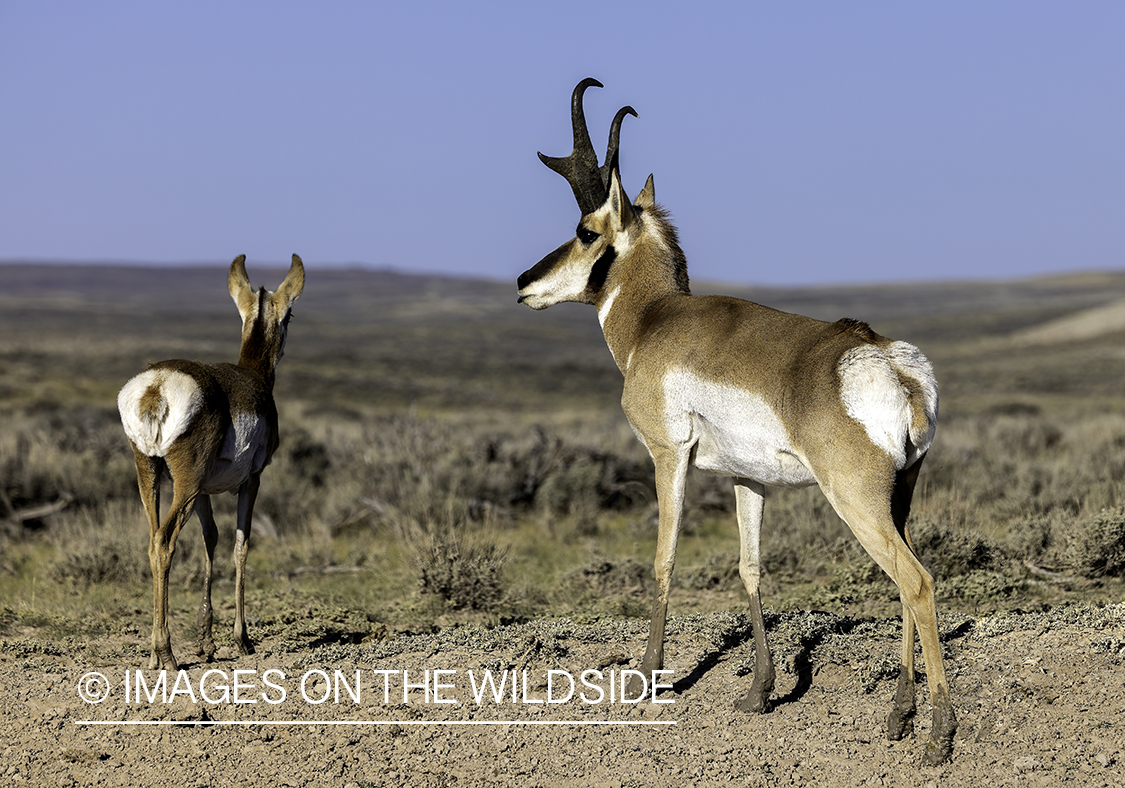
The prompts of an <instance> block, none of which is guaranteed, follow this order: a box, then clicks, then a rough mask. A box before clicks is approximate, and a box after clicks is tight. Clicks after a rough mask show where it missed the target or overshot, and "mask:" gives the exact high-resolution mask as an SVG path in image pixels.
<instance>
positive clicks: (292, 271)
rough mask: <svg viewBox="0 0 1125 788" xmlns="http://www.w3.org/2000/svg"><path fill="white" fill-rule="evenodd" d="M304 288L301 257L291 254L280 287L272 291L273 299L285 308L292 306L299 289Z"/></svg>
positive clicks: (299, 292) (303, 270)
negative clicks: (286, 272) (287, 270)
mask: <svg viewBox="0 0 1125 788" xmlns="http://www.w3.org/2000/svg"><path fill="white" fill-rule="evenodd" d="M304 289H305V266H304V263H302V262H301V258H300V257H298V256H297V255H293V262H292V263H291V264H290V266H289V273H288V274H286V275H285V281H284V282H282V283H281V287H279V288H277V292H276V293H274V296H273V297H274V300H275V301H277V302H278V303H279V304H281V305H282V306H283V307H284V308H285V309H286V310H288V309H289V307H291V306H293V302H294V301H296V300H297V297H298V296H300V295H301V291H302V290H304Z"/></svg>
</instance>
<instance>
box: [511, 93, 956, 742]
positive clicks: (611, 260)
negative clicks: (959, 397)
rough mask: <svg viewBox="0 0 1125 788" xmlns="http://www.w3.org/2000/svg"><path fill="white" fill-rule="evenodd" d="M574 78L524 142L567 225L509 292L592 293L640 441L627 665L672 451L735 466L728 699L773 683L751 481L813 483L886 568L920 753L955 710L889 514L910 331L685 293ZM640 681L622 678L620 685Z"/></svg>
mask: <svg viewBox="0 0 1125 788" xmlns="http://www.w3.org/2000/svg"><path fill="white" fill-rule="evenodd" d="M590 86H597V87H601V83H599V82H598V81H597V80H594V79H585V80H583V81H582V82H580V83H579V84H578V86H577V87H576V88H575V89H574V93H573V94H572V97H571V123H572V126H573V133H574V150H573V152H572V153H571V154H570V155H569V156H567V157H563V158H552V157H547V156H544V155H543V154H539V157H540V158H541V159H542V160H543V162H544V164H546V165H547V166H548V167H550V168H551V169H553V170H555V171H556V172H558V173H560V174H561V175H563V177H565V178H566V179H567V181H568V182H569V183H570V186H571V189H572V190H573V191H574V196H575V198H576V200H577V201H578V207H579V208H580V209H581V211H582V218H581V220H580V221H579V222H578V230H577V233H576V237H575V238H573V239H571V240H570V241H567V242H566V243H564V244H563V245H562V246H560V247H559V248H558V249H556V250H555V251H553V252H551V253H550V254H548V255H547V256H546V257H544V258H543V259H542V260H540V261H539V262H538V263H537V264H536V265H535V266H533V267H532V268H530V269H529V270H527V271H525V272H524V273H522V274H521V275H520V277H519V280H518V287H519V300H520V302H521V303H524V304H527V305H528V306H529V307H531V308H532V309H545V308H547V307H549V306H551V305H552V304H557V303H559V302H562V301H578V302H581V303H586V304H593V305H594V306H595V307H597V310H598V319H599V320H600V322H601V325H602V331H603V333H604V335H605V340H606V343H607V344H608V345H609V350H610V352H611V353H612V354H613V358H614V360H615V361H616V362H617V366H618V367H619V368H620V369H621V372H622V373H623V375H624V377H625V384H624V389H623V392H622V395H621V405H622V409H623V410H624V411H625V416H626V417H627V418H628V420H629V423H630V424H631V425H632V427H633V431H634V432H635V433H636V434H637V436H638V437H639V438H640V440H641V441H642V442H643V443H644V445H645V447H646V448H647V449H648V451H649V453H650V454H651V455H652V460H653V463H654V465H655V467H656V491H657V498H658V502H659V508H660V525H659V534H658V537H657V548H656V562H655V568H656V582H657V588H656V597H655V600H654V604H653V610H652V624H651V628H650V630H649V638H648V645H647V647H646V649H645V653H644V658H643V660H642V663H641V671H642V672H643V673H644V674H645V675H646V676H650V675H651V672H652V671H654V670H658V669H661V668H662V667H663V663H664V625H665V619H666V617H667V611H668V591H669V586H670V583H671V578H672V567H673V565H674V563H675V559H676V541H677V539H678V537H679V533H680V523H681V516H682V509H683V500H684V480H685V477H686V474H687V470H688V466H689V465H694V466H695V467H697V468H699V469H701V470H703V471H707V472H710V473H715V474H720V475H725V476H732V477H734V491H735V501H736V504H737V506H736V510H737V517H738V528H739V537H740V543H741V551H740V560H739V575H740V576H741V578H742V582H743V585H744V586H745V587H746V591H747V593H748V594H749V596H750V616H751V620H752V622H753V629H754V647H755V661H754V681H753V684H752V686H751V688H750V692H749V695H748V696H747V697H746V698H744V699H742V700H740V701H739V702H738V704H737V706H738V708H740V709H742V710H744V711H756V712H765V711H768V709H769V705H770V694H771V692H772V690H773V686H774V667H773V656H772V654H771V653H770V649H769V646H768V645H767V643H766V635H765V625H764V623H763V620H762V606H761V600H760V597H759V579H760V573H761V570H760V551H759V544H760V534H761V524H762V511H763V503H764V495H765V488H766V486H781V487H804V486H808V485H811V484H819V485H820V488H821V490H822V491H823V492H824V494H825V496H826V497H827V498H828V500H829V502H830V503H831V504H832V507H833V508H834V509H835V510H836V512H837V513H838V514H839V515H840V517H841V518H843V520H844V521H845V522H846V523H847V524H848V526H849V527H850V528H851V530H852V532H853V533H854V534H855V535H856V537H857V538H858V539H859V541H860V542H861V543H862V544H863V546H864V547H865V548H866V549H867V551H868V552H869V553H870V554H871V556H872V557H873V558H874V559H875V561H876V562H877V563H878V564H879V566H881V567H882V568H883V570H884V571H886V573H887V574H888V575H890V576H891V578H892V579H893V580H894V581H895V583H896V584H897V585H898V587H899V592H900V596H901V598H902V604H903V640H902V667H901V670H900V673H899V678H898V687H897V690H896V692H895V696H894V701H893V705H892V709H891V712H890V715H889V717H888V719H887V730H888V735H889V736H890V738H892V739H900V738H901V737H902V736H903V735H904V734H905V733H907V732H909V731H912V730H913V716H914V713H915V701H914V694H915V693H914V631H915V625H917V628H918V631H919V634H920V637H921V641H922V654H923V657H924V659H925V662H926V671H927V679H928V683H929V689H930V699H931V702H932V704H933V710H934V711H933V728H932V739H931V741H930V742H929V743H928V744H927V747H926V755H925V760H926V762H928V763H934V764H936V763H940V762H942V761H944V760H946V759H947V758H948V757H949V755H950V753H951V751H952V747H953V734H954V731H955V730H956V726H957V723H956V717H955V715H954V712H953V705H952V702H951V700H950V695H949V685H948V683H947V682H946V678H945V669H944V667H943V664H942V658H941V644H940V642H939V638H938V628H937V614H936V611H935V607H934V582H933V579H932V578H931V577H930V575H929V573H928V572H927V571H926V570H925V569H924V568H923V566H922V565H921V564H920V563H919V562H918V559H917V558H916V557H915V555H914V551H913V548H912V546H911V543H910V536H909V534H908V532H907V528H906V519H907V516H908V514H909V512H910V502H911V498H912V497H913V493H914V485H915V482H916V481H917V479H918V471H919V468H920V467H921V463H922V459H923V458H924V457H925V455H926V451H927V450H928V449H929V447H930V443H931V441H932V440H933V436H934V429H935V426H936V423H937V411H938V389H937V383H936V381H935V380H934V376H933V371H932V368H931V366H930V363H929V361H927V360H926V358H925V357H924V356H923V355H922V354H921V353H920V352H919V351H918V349H917V348H915V347H913V346H912V345H909V344H907V343H905V342H894V341H891V340H890V339H887V338H885V337H882V336H879V335H878V334H876V333H875V332H874V331H872V330H871V328H870V327H868V326H867V324H865V323H861V322H858V321H855V320H850V319H845V320H840V321H838V322H836V323H827V322H823V321H820V320H814V319H812V318H808V317H803V316H801V315H793V314H787V313H785V312H779V311H777V310H774V309H770V308H768V307H764V306H760V305H758V304H755V303H752V302H749V301H743V300H740V299H737V298H729V297H724V296H693V295H691V293H690V290H689V288H688V275H687V264H686V260H685V258H684V254H683V252H682V251H681V250H680V246H679V242H678V239H677V235H676V230H675V228H674V227H673V226H672V225H671V223H670V222H669V220H668V215H667V213H666V212H665V211H664V210H663V209H662V208H661V207H660V206H658V205H657V204H656V201H655V197H654V187H653V179H652V176H651V175H650V176H649V178H648V181H647V183H646V184H645V187H644V188H643V189H642V190H641V192H640V194H639V195H638V196H637V199H636V200H635V201H634V202H630V201H629V199H628V197H627V196H626V194H625V191H624V189H623V188H622V186H621V178H620V173H619V170H618V163H617V154H618V140H619V135H620V126H621V121H622V120H623V119H624V117H625V115H626V114H632V115H634V116H635V115H636V113H635V112H634V111H633V110H632V108H631V107H624V108H622V109H621V110H620V111H619V112H618V113H617V115H616V117H615V118H614V120H613V123H612V125H611V131H610V142H609V150H608V151H607V153H606V160H605V163H604V164H603V165H602V166H601V167H600V168H599V167H598V160H597V154H596V153H595V152H594V149H593V146H592V145H591V143H590V135H589V133H588V131H587V129H586V121H585V117H584V115H583V110H582V97H583V93H584V92H585V90H586V88H588V87H590ZM640 687H641V682H639V681H638V682H637V688H635V689H634V690H633V692H636V689H638V688H640Z"/></svg>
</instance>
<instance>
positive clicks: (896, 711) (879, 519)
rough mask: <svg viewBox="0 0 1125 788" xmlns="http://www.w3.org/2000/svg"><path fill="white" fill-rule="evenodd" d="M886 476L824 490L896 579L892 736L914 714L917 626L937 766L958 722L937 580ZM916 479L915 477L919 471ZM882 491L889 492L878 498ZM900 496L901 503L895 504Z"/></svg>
mask: <svg viewBox="0 0 1125 788" xmlns="http://www.w3.org/2000/svg"><path fill="white" fill-rule="evenodd" d="M899 476H900V477H901V474H900V475H899ZM886 477H890V478H887V481H886V482H884V483H880V478H879V474H877V473H872V474H871V475H870V476H869V478H868V480H867V482H868V483H867V484H865V483H863V480H859V479H855V478H854V477H853V478H852V480H851V482H852V483H851V484H850V485H848V486H847V487H835V488H833V489H831V491H829V490H826V491H825V492H826V494H827V495H828V498H829V500H830V501H831V502H832V505H833V506H834V507H835V509H836V511H837V513H838V514H839V515H840V516H841V517H842V518H843V519H844V521H845V522H846V523H847V524H848V526H849V527H850V528H851V529H852V532H853V533H854V534H855V535H856V537H857V538H858V539H859V541H860V543H861V544H862V545H863V547H864V549H866V550H867V552H868V553H869V554H870V555H871V557H872V558H874V559H875V562H876V563H877V564H879V566H880V567H881V568H882V569H883V571H885V572H886V573H887V574H888V575H890V577H891V579H892V580H894V582H895V584H896V585H897V586H898V588H899V594H900V596H901V598H902V601H903V611H904V613H903V662H902V667H901V669H900V673H899V686H898V690H897V692H896V693H895V701H894V708H893V709H892V712H891V716H890V717H889V718H888V732H889V733H892V734H893V733H895V732H896V731H895V730H894V728H895V727H901V730H902V732H905V730H906V726H907V724H908V720H909V719H910V718H911V717H912V716H913V712H912V710H913V707H914V676H913V671H914V665H913V654H914V629H915V627H916V628H917V631H918V636H919V639H920V640H921V642H922V658H923V659H924V660H925V662H926V678H927V683H928V685H929V689H930V700H931V703H932V704H933V727H932V731H931V739H930V741H929V742H928V743H927V745H926V754H925V761H926V763H927V764H930V765H936V764H939V763H942V762H944V761H946V760H947V759H948V758H949V756H950V754H951V753H952V750H953V734H954V733H955V732H956V730H957V718H956V715H955V713H954V711H953V702H952V699H951V697H950V693H949V683H948V681H947V680H946V677H945V665H944V663H943V661H942V657H941V642H940V639H939V637H938V628H937V608H936V606H935V604H934V580H933V578H932V577H931V576H930V573H929V572H927V571H926V569H925V568H924V567H923V566H922V564H921V563H920V562H919V561H918V559H917V557H916V556H915V555H914V551H913V550H912V549H911V548H910V546H909V545H908V544H907V541H906V538H907V535H906V531H905V518H903V520H902V528H901V529H900V528H899V527H898V524H897V523H896V522H895V518H894V516H893V514H892V509H895V510H897V511H898V512H900V513H901V512H902V511H903V507H902V500H901V497H900V496H896V494H895V491H894V485H895V484H897V483H899V482H901V481H902V479H901V478H895V477H892V476H891V474H890V473H888V474H886ZM914 477H915V478H916V477H917V472H916V471H915V473H914ZM892 479H893V481H892ZM857 482H858V484H857ZM881 487H882V488H883V489H884V490H885V492H884V493H883V494H875V492H876V491H877V490H879V489H880V488H881ZM853 490H854V491H855V492H854V493H853V492H852V491H853ZM911 490H913V485H912V484H911ZM896 497H898V501H897V502H894V499H895V498H896ZM906 508H907V509H908V508H909V507H906ZM911 619H912V621H911ZM908 638H909V641H908Z"/></svg>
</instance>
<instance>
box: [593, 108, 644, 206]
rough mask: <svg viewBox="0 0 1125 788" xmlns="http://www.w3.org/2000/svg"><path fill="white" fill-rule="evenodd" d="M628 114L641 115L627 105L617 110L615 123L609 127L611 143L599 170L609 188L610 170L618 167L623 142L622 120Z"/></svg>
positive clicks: (614, 117) (614, 118)
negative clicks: (620, 147)
mask: <svg viewBox="0 0 1125 788" xmlns="http://www.w3.org/2000/svg"><path fill="white" fill-rule="evenodd" d="M626 115H632V116H633V117H634V118H636V117H639V116H638V115H637V111H636V110H635V109H633V108H632V107H628V106H625V107H622V108H621V109H619V110H617V114H616V115H614V116H613V123H612V124H610V127H609V145H608V146H607V147H606V149H605V159H604V161H603V163H602V166H601V169H599V170H598V172H599V173H600V174H601V176H602V183H603V184H605V186H606V188H607V189H608V188H609V173H610V170H612V169H614V168H615V167H617V149H618V146H619V145H620V144H621V122H622V121H623V120H625V116H626ZM618 174H619V175H620V174H621V171H620V169H618Z"/></svg>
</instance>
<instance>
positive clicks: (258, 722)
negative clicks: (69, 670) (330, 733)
mask: <svg viewBox="0 0 1125 788" xmlns="http://www.w3.org/2000/svg"><path fill="white" fill-rule="evenodd" d="M74 724H75V725H197V726H198V725H450V726H452V725H675V724H676V720H652V721H635V720H585V721H583V720H495V721H488V720H250V721H244V720H183V721H176V720H75V721H74Z"/></svg>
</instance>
